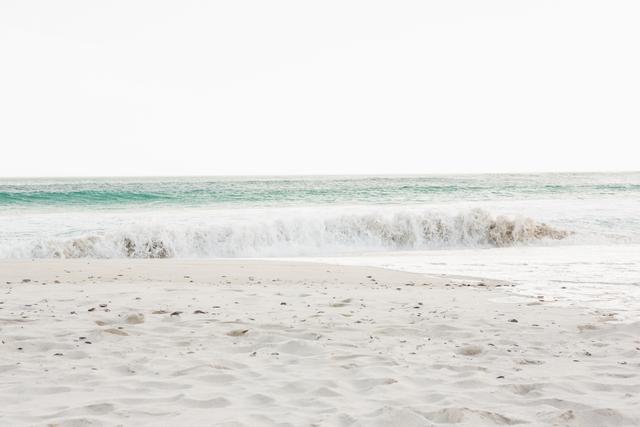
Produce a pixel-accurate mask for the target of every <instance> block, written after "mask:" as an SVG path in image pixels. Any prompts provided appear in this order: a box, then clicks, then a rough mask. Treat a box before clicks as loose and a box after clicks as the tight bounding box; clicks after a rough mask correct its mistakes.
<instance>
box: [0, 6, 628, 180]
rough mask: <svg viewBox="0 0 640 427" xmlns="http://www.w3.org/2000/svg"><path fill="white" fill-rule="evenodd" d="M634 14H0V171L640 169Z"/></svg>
mask: <svg viewBox="0 0 640 427" xmlns="http://www.w3.org/2000/svg"><path fill="white" fill-rule="evenodd" d="M639 22H640V2H639V1H637V0H632V1H610V0H608V1H604V0H603V1H588V0H579V1H562V0H552V1H541V0H535V1H518V0H504V1H491V0H489V1H477V0H469V1H460V0H446V1H395V0H394V1H391V0H389V1H372V0H366V1H345V0H341V1H326V0H324V1H313V2H312V1H301V0H295V1H264V0H260V1H190V0H175V1H158V0H152V1H141V0H139V1H135V0H126V1H91V0H78V1H68V0H60V1H48V0H44V1H29V0H2V1H1V2H0V176H72V175H85V176H86V175H91V176H94V175H128V176H130V175H229V174H232V175H233V174H250V175H255V174H325V173H326V174H378V173H379V174H408V173H458V172H527V171H578V170H587V171H588V170H638V169H640V156H639V154H640V152H639V151H640V150H639V149H638V148H637V147H638V146H639V145H640V25H639Z"/></svg>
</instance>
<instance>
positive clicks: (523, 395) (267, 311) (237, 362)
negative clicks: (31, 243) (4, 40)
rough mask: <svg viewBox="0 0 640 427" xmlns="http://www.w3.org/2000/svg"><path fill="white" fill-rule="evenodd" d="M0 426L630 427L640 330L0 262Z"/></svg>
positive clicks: (173, 275)
mask: <svg viewBox="0 0 640 427" xmlns="http://www.w3.org/2000/svg"><path fill="white" fill-rule="evenodd" d="M0 280H1V284H0V337H1V339H2V342H1V344H0V378H1V381H0V401H1V402H2V405H1V408H2V409H1V410H0V424H2V425H11V426H19V425H55V426H79V425H106V426H110V425H175V424H182V425H229V426H231V425H233V426H241V425H245V426H261V425H264V426H271V425H279V426H285V425H291V426H302V425H309V426H311V425H327V426H334V425H336V426H377V425H379V426H446V425H456V426H485V425H486V426H493V425H516V424H517V425H558V426H633V425H638V424H640V409H638V408H640V393H638V390H639V389H640V374H639V372H640V370H639V369H638V368H640V338H639V337H640V322H638V321H637V319H635V320H634V319H632V320H628V319H627V320H625V321H621V320H620V319H619V318H618V316H617V313H616V311H615V310H601V309H597V308H593V307H588V306H576V307H566V306H561V305H558V304H556V303H555V301H554V300H555V298H553V297H549V296H545V295H544V294H540V295H532V296H522V295H520V294H518V293H517V292H515V290H516V288H517V287H516V288H514V287H513V286H512V285H511V284H510V283H507V282H499V281H491V280H485V279H480V278H466V277H460V276H446V275H429V274H421V273H410V272H400V271H394V270H390V269H381V268H375V267H361V266H338V265H329V264H321V263H304V262H296V261H266V260H248V259H228V260H202V259H200V260H187V259H160V260H159V259H143V260H135V259H109V260H97V259H66V260H65V259H59V260H48V259H38V260H27V259H19V260H0Z"/></svg>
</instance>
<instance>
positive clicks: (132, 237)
mask: <svg viewBox="0 0 640 427" xmlns="http://www.w3.org/2000/svg"><path fill="white" fill-rule="evenodd" d="M172 224H173V223H172ZM569 234H571V233H570V232H568V231H565V230H561V229H557V228H554V227H551V226H549V225H546V224H544V223H540V222H537V221H535V220H533V219H531V218H526V217H516V218H509V217H504V216H493V215H491V214H490V213H489V212H487V211H485V210H482V209H473V210H469V211H466V212H463V213H460V214H456V215H447V214H442V213H436V212H413V211H401V212H396V213H392V214H387V215H384V214H379V213H358V214H356V213H352V214H335V213H334V214H333V215H327V216H324V217H323V216H316V217H312V216H310V215H301V216H294V217H286V218H276V219H271V220H260V219H255V218H254V219H253V220H251V221H244V222H243V221H239V222H238V221H236V222H227V223H217V224H198V225H186V224H181V225H180V224H173V225H171V226H168V225H166V224H160V225H144V224H137V225H133V226H131V227H128V228H127V229H121V230H111V231H104V232H100V233H94V234H90V235H82V236H76V237H67V238H51V239H47V240H40V241H22V242H6V243H3V244H2V245H1V246H0V257H3V258H172V257H177V258H196V257H269V256H299V255H327V254H338V253H353V252H361V251H394V250H427V249H443V248H461V247H503V246H512V245H518V244H531V243H533V242H538V241H543V240H558V239H564V238H566V237H567V236H568V235H569Z"/></svg>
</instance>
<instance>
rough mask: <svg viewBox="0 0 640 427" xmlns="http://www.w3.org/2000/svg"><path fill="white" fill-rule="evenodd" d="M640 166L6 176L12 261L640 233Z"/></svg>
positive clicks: (1, 228) (537, 241) (627, 239)
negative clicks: (503, 171) (447, 172)
mask: <svg viewBox="0 0 640 427" xmlns="http://www.w3.org/2000/svg"><path fill="white" fill-rule="evenodd" d="M638 212H640V173H638V172H634V173H612V174H586V173H580V174H527V175H455V176H407V177H398V176H392V177H371V176H368V177H365V176H363V177H338V176H333V177H261V178H257V177H238V178H230V177H221V178H212V177H201V178H189V177H184V178H162V177H160V178H82V179H76V178H74V179H71V178H67V179H2V180H0V258H52V257H54V258H55V257H71V258H78V257H89V258H122V257H141V258H146V257H182V258H194V257H197V258H202V257H205V258H206V257H247V256H251V257H255V256H257V257H265V256H326V255H342V254H353V253H365V252H376V251H407V250H409V251H411V250H443V249H445V250H454V249H461V248H478V249H481V248H489V247H504V246H514V247H517V246H532V245H533V246H540V245H543V246H544V245H554V246H558V245H576V244H591V245H593V244H595V245H603V246H604V245H615V244H635V243H640V215H638Z"/></svg>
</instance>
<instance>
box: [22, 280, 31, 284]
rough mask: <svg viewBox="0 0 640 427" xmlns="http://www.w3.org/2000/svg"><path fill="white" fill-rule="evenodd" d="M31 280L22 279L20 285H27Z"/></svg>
mask: <svg viewBox="0 0 640 427" xmlns="http://www.w3.org/2000/svg"><path fill="white" fill-rule="evenodd" d="M30 281H31V279H22V283H29V282H30Z"/></svg>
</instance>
